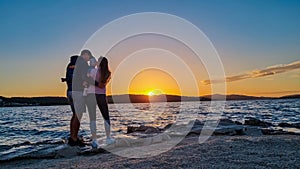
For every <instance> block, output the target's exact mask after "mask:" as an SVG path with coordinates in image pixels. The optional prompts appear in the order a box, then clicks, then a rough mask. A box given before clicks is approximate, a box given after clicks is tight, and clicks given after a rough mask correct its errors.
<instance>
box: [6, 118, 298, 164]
mask: <svg viewBox="0 0 300 169" xmlns="http://www.w3.org/2000/svg"><path fill="white" fill-rule="evenodd" d="M299 135H300V133H299V123H291V124H290V123H284V124H283V123H282V124H277V125H274V124H271V123H267V122H264V121H260V120H258V119H255V118H248V119H246V120H245V122H244V124H242V123H240V122H236V121H232V120H229V119H221V120H220V121H219V122H218V123H208V122H201V121H199V120H195V121H193V122H190V123H189V124H185V125H183V124H169V125H167V126H165V127H164V128H156V127H153V126H128V128H127V134H126V137H119V138H116V139H117V142H116V143H115V144H113V145H102V146H101V148H99V149H87V150H83V149H80V148H78V147H69V146H67V145H66V144H62V145H59V146H56V147H53V148H52V149H47V150H41V151H39V152H35V153H31V154H26V155H24V156H22V157H17V158H14V159H7V160H2V161H1V163H2V164H1V168H77V167H78V168H122V167H123V168H124V167H125V168H137V167H138V168H141V167H142V168H174V167H175V166H176V167H179V168H256V167H258V168H297V166H300V162H299V160H297V159H299V157H300V136H299ZM137 136H138V138H137ZM199 136H200V137H201V138H207V140H205V141H203V142H200V141H199ZM170 145H172V146H170ZM166 146H169V147H166Z"/></svg>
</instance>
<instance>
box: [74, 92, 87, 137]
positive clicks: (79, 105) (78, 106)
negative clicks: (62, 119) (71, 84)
mask: <svg viewBox="0 0 300 169" xmlns="http://www.w3.org/2000/svg"><path fill="white" fill-rule="evenodd" d="M72 96H73V100H74V108H75V113H73V117H72V124H71V125H72V135H71V138H72V139H73V141H77V138H78V132H79V128H80V120H81V117H82V115H83V113H84V112H85V111H86V109H85V98H84V97H83V95H82V92H81V91H73V92H72Z"/></svg>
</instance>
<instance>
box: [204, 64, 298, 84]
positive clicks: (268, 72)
mask: <svg viewBox="0 0 300 169" xmlns="http://www.w3.org/2000/svg"><path fill="white" fill-rule="evenodd" d="M295 69H300V61H296V62H292V63H290V64H280V65H273V66H270V67H267V68H265V69H262V70H253V71H250V72H247V73H244V74H239V75H234V76H228V77H226V82H227V83H228V82H234V81H238V80H244V79H250V78H259V77H266V76H272V75H276V74H279V73H284V72H289V71H292V70H295ZM223 82H224V80H216V79H215V80H203V81H201V83H202V84H205V85H209V84H215V83H223Z"/></svg>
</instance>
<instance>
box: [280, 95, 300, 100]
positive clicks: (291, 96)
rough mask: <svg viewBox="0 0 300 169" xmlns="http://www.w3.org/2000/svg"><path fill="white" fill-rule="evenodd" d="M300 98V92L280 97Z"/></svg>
mask: <svg viewBox="0 0 300 169" xmlns="http://www.w3.org/2000/svg"><path fill="white" fill-rule="evenodd" d="M297 98H300V94H294V95H287V96H282V97H279V99H297Z"/></svg>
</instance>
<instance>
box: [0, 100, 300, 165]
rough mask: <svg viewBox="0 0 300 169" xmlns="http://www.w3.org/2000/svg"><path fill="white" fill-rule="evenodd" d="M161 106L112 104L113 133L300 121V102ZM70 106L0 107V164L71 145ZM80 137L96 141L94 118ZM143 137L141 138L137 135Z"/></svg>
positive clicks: (101, 135)
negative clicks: (204, 124)
mask: <svg viewBox="0 0 300 169" xmlns="http://www.w3.org/2000/svg"><path fill="white" fill-rule="evenodd" d="M215 103H218V104H217V105H218V106H217V107H216V106H215V105H216V104H212V102H208V101H198V102H168V103H167V102H161V103H126V104H109V111H110V118H111V125H112V135H113V137H121V136H123V135H126V132H127V126H139V125H147V126H153V127H157V128H164V127H165V126H166V125H168V124H171V123H189V122H190V121H193V120H195V119H198V120H200V121H205V120H208V118H209V119H214V120H218V119H220V118H227V119H230V120H233V121H238V122H241V123H244V121H245V119H247V118H249V117H254V118H256V119H259V120H262V121H265V122H269V123H272V124H274V125H277V124H279V123H290V124H294V123H299V122H300V99H275V100H243V101H226V102H223V101H220V102H218V101H216V102H215ZM71 116H72V112H71V109H70V106H68V105H65V106H32V107H1V108H0V161H6V160H9V159H13V158H16V157H21V156H24V155H26V154H28V153H33V152H38V151H40V150H45V149H49V148H53V147H57V146H60V145H63V144H65V141H66V139H67V138H68V137H69V126H70V119H71ZM79 135H80V136H82V137H84V138H87V139H88V138H89V137H90V130H89V116H88V113H84V115H83V118H82V120H81V128H80V133H79ZM97 137H98V138H99V141H100V142H101V140H104V138H105V133H104V126H103V118H102V116H101V113H100V111H99V110H97ZM137 137H138V136H137Z"/></svg>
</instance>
